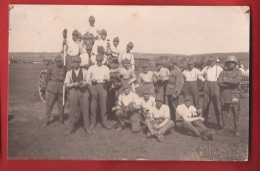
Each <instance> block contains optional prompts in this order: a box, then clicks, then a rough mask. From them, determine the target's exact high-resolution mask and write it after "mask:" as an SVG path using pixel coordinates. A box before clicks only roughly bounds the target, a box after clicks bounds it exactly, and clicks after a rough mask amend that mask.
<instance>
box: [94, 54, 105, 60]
mask: <svg viewBox="0 0 260 171" xmlns="http://www.w3.org/2000/svg"><path fill="white" fill-rule="evenodd" d="M103 59H104V56H103V55H102V54H97V55H96V60H97V61H99V60H103Z"/></svg>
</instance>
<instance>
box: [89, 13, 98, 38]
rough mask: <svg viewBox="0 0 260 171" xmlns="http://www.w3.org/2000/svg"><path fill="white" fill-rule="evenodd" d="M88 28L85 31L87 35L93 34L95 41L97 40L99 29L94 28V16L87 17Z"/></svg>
mask: <svg viewBox="0 0 260 171" xmlns="http://www.w3.org/2000/svg"><path fill="white" fill-rule="evenodd" d="M88 21H89V27H88V28H87V30H86V33H87V34H93V35H94V38H95V40H97V39H98V38H99V32H100V31H99V29H98V28H97V27H96V26H95V17H94V16H92V15H91V16H90V17H89V20H88Z"/></svg>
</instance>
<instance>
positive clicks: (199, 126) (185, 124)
mask: <svg viewBox="0 0 260 171" xmlns="http://www.w3.org/2000/svg"><path fill="white" fill-rule="evenodd" d="M191 101H192V97H191V95H186V96H184V103H183V104H181V105H179V106H178V107H177V109H176V111H177V121H176V127H177V128H179V129H182V130H185V131H189V132H191V133H192V134H193V135H195V136H198V137H201V138H202V139H203V140H213V139H214V136H215V132H214V131H211V130H208V129H207V128H206V126H205V125H204V124H203V121H204V118H203V117H201V116H200V114H201V111H199V110H197V109H196V108H195V107H194V106H192V105H191Z"/></svg>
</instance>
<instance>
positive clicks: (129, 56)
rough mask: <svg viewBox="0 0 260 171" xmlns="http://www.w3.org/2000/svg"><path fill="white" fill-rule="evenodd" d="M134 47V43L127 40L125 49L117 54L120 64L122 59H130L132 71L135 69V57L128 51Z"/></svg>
mask: <svg viewBox="0 0 260 171" xmlns="http://www.w3.org/2000/svg"><path fill="white" fill-rule="evenodd" d="M133 48H134V44H133V43H132V42H129V43H128V44H127V46H126V49H125V50H124V51H123V52H122V53H121V54H120V56H119V63H120V64H121V66H122V62H123V60H124V59H128V60H129V61H130V64H131V67H132V69H133V71H134V70H135V58H134V55H133V54H132V53H131V52H130V51H131V50H132V49H133Z"/></svg>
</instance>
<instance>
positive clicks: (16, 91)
mask: <svg viewBox="0 0 260 171" xmlns="http://www.w3.org/2000/svg"><path fill="white" fill-rule="evenodd" d="M41 68H42V65H40V64H10V65H9V99H8V100H9V114H8V158H11V159H77V160H86V159H88V160H92V159H99V160H108V159H110V160H126V159H127V160H134V159H142V160H144V159H147V160H247V156H248V137H249V99H248V98H242V99H241V108H240V121H239V127H240V136H239V137H235V136H234V134H233V133H232V131H231V130H225V131H223V130H222V131H220V130H216V129H215V128H214V124H210V125H208V127H210V128H212V129H214V130H215V131H216V137H215V140H214V141H203V140H201V139H200V138H196V137H193V136H191V135H189V134H185V133H182V132H179V131H178V130H175V129H173V130H171V132H170V133H169V134H168V135H167V136H166V138H165V140H164V141H163V142H157V141H156V140H155V139H147V138H146V134H145V133H143V132H142V133H138V134H133V133H131V132H130V130H129V129H126V130H124V131H122V132H117V131H116V130H114V129H112V130H105V129H103V128H102V126H101V125H100V124H98V125H97V127H96V128H95V133H94V134H92V135H87V134H86V133H85V132H84V130H83V128H82V125H81V124H79V128H78V129H77V130H76V132H75V133H74V134H72V135H70V136H67V137H64V135H63V134H64V132H65V131H66V130H67V129H68V123H65V124H64V125H61V124H60V123H59V122H58V121H57V120H56V119H57V117H56V115H57V106H56V105H55V107H54V111H53V118H54V121H53V122H52V123H51V124H50V125H49V126H48V127H46V128H43V127H42V124H43V118H44V115H45V104H44V103H42V102H41V101H40V98H39V95H38V90H37V80H38V75H39V73H40V71H41ZM201 104H202V98H201ZM213 111H214V110H213V108H212V106H211V108H210V119H211V120H210V121H211V122H215V116H214V113H213ZM65 114H66V115H68V109H66V112H65ZM111 122H115V121H111ZM230 123H231V124H232V122H230ZM231 126H232V125H231Z"/></svg>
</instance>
